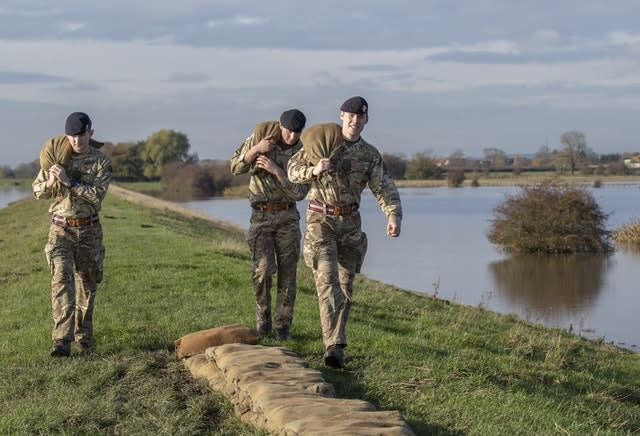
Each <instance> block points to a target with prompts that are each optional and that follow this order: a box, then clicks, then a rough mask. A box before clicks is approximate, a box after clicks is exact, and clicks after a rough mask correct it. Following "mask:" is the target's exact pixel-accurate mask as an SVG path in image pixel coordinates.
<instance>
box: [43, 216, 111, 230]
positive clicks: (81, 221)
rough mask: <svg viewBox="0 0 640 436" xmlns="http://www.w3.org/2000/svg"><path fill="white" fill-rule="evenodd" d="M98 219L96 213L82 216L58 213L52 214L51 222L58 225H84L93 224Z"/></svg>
mask: <svg viewBox="0 0 640 436" xmlns="http://www.w3.org/2000/svg"><path fill="white" fill-rule="evenodd" d="M99 221H100V218H99V217H98V215H93V216H88V217H84V218H73V217H63V216H60V215H54V216H53V218H51V223H53V224H55V225H56V226H60V227H67V226H68V227H84V226H88V225H90V224H95V223H97V222H99Z"/></svg>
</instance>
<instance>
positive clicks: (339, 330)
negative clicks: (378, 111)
mask: <svg viewBox="0 0 640 436" xmlns="http://www.w3.org/2000/svg"><path fill="white" fill-rule="evenodd" d="M340 119H341V120H342V126H340V125H338V124H335V123H327V124H317V125H315V126H311V127H309V128H308V129H307V130H306V131H305V132H304V133H303V134H302V137H301V140H302V143H303V148H302V150H300V151H299V152H297V153H296V154H294V155H293V156H292V157H291V159H290V160H289V165H288V174H289V178H290V179H291V181H292V182H296V183H304V184H309V185H310V189H309V193H308V195H307V198H308V200H309V208H308V209H307V216H306V218H307V228H306V231H305V234H304V243H303V256H304V260H305V263H306V264H307V265H308V266H309V267H310V268H311V269H312V270H313V277H314V279H315V282H316V291H317V293H318V300H319V305H320V320H321V323H322V339H323V342H324V346H325V353H324V363H325V365H327V366H329V367H333V368H342V367H344V364H345V358H344V352H343V348H344V347H346V346H347V337H346V329H345V328H346V325H347V320H348V318H349V312H350V310H351V297H352V294H353V279H354V277H355V274H356V273H357V272H359V271H360V267H361V266H362V262H363V260H364V256H365V253H366V250H367V237H366V234H365V233H364V232H363V231H362V229H361V221H360V212H359V208H360V199H361V195H362V191H363V190H364V188H365V187H366V186H367V185H368V186H369V188H370V189H371V192H373V195H374V196H375V198H376V200H377V202H378V204H379V205H380V208H381V209H382V211H383V212H384V214H385V215H386V217H387V229H386V230H387V235H389V236H391V237H397V236H399V235H400V222H401V220H402V206H401V203H400V195H399V194H398V190H397V189H396V186H395V183H394V182H393V180H392V179H391V177H390V176H389V173H388V172H387V169H386V167H385V165H384V162H383V161H382V157H381V155H380V153H379V152H378V150H377V149H376V148H375V147H374V146H373V145H371V144H369V143H368V142H366V141H365V140H364V139H362V137H361V136H360V133H361V132H362V130H363V129H364V126H365V125H366V124H367V122H368V121H369V105H368V104H367V102H366V100H365V99H364V98H362V97H352V98H349V99H348V100H347V101H345V102H344V103H343V104H342V106H341V107H340Z"/></svg>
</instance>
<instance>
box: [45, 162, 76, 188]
mask: <svg viewBox="0 0 640 436" xmlns="http://www.w3.org/2000/svg"><path fill="white" fill-rule="evenodd" d="M52 176H53V177H54V178H56V179H57V180H59V181H60V182H61V183H62V184H63V185H69V183H71V180H70V179H69V176H68V175H67V172H66V171H65V169H64V167H63V166H62V165H58V164H55V165H53V166H52V167H51V168H49V178H51V177H52Z"/></svg>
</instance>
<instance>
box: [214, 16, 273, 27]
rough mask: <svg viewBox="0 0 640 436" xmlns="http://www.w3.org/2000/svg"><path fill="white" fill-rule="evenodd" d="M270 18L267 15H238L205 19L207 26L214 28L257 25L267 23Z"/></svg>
mask: <svg viewBox="0 0 640 436" xmlns="http://www.w3.org/2000/svg"><path fill="white" fill-rule="evenodd" d="M270 21H271V20H270V19H269V18H267V17H257V16H246V15H238V16H235V17H231V18H227V19H222V20H220V19H214V20H208V21H207V27H209V28H215V27H220V26H259V25H263V24H268V23H269V22H270Z"/></svg>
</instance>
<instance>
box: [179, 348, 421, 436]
mask: <svg viewBox="0 0 640 436" xmlns="http://www.w3.org/2000/svg"><path fill="white" fill-rule="evenodd" d="M184 363H185V366H186V367H187V368H188V369H189V370H190V371H191V373H192V374H193V375H194V376H195V377H198V378H203V379H205V380H207V382H208V383H209V385H210V386H211V387H212V388H214V389H216V390H219V391H221V392H222V393H223V394H224V395H225V396H227V398H229V399H230V400H231V402H232V403H233V404H234V408H235V411H236V413H237V414H238V415H240V417H241V418H242V419H243V420H244V421H246V422H249V423H251V424H252V425H254V426H256V427H259V428H263V429H265V430H267V431H268V432H269V433H270V434H273V435H280V436H292V435H313V436H318V435H330V436H339V435H350V436H353V435H363V436H364V435H367V436H368V435H385V436H410V435H413V434H414V433H413V431H412V430H411V428H410V427H409V426H408V425H407V423H406V422H405V421H404V420H403V418H402V416H401V415H400V413H399V412H398V411H395V410H392V411H380V410H376V408H375V407H374V406H373V405H372V404H371V403H369V402H367V401H363V400H357V399H344V398H342V399H341V398H335V390H334V388H333V385H331V384H330V383H327V382H326V381H325V380H324V378H323V377H322V374H321V372H320V371H318V370H316V369H312V368H309V365H308V364H307V363H306V362H305V361H303V360H302V359H300V358H299V357H298V356H296V354H295V353H294V352H292V351H291V350H290V349H288V348H284V347H265V346H262V345H247V344H227V345H220V346H217V347H211V348H208V349H207V350H206V351H205V352H204V354H197V355H194V356H192V357H189V358H187V359H186V360H185V361H184Z"/></svg>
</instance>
